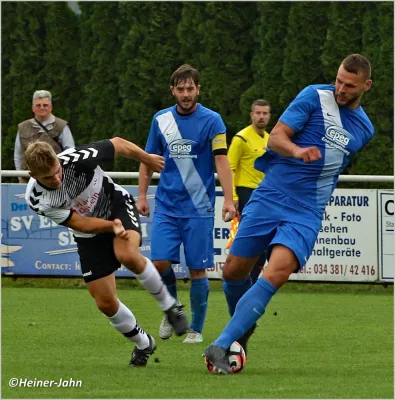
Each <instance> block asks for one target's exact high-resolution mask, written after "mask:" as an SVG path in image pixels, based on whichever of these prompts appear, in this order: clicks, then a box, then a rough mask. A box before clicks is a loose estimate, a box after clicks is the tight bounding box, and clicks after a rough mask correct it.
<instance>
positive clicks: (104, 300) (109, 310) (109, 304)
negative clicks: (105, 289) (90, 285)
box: [95, 295, 118, 317]
mask: <svg viewBox="0 0 395 400" xmlns="http://www.w3.org/2000/svg"><path fill="white" fill-rule="evenodd" d="M95 301H96V306H97V308H98V309H99V310H100V311H101V312H102V313H103V314H105V315H107V316H110V317H111V316H113V315H115V314H116V312H117V311H118V300H117V298H116V297H110V296H100V295H99V296H96V297H95Z"/></svg>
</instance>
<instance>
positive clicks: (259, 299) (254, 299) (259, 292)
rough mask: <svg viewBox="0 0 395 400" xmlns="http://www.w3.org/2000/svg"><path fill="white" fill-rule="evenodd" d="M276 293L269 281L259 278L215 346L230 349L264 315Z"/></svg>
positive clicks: (243, 298)
mask: <svg viewBox="0 0 395 400" xmlns="http://www.w3.org/2000/svg"><path fill="white" fill-rule="evenodd" d="M227 283H229V282H227ZM276 292H277V289H276V288H275V287H274V286H273V285H272V284H271V283H270V282H269V281H267V280H266V279H265V278H259V279H258V280H257V282H256V284H255V285H254V286H252V287H251V289H250V290H248V292H247V293H246V294H245V295H244V296H243V297H242V298H241V299H240V300H239V302H238V303H237V306H236V310H235V313H234V315H233V317H232V319H231V320H230V322H229V323H228V325H227V326H226V328H225V329H224V330H223V331H222V333H221V335H220V336H219V337H218V339H217V340H216V341H215V342H214V345H216V346H220V347H223V348H224V349H228V348H229V346H230V345H231V344H232V343H233V342H234V341H235V340H237V339H238V338H239V337H241V336H242V335H244V333H245V332H247V330H248V329H249V328H251V326H252V325H253V324H254V323H255V322H256V321H258V319H259V318H260V317H261V316H262V315H263V314H264V312H265V309H266V306H267V305H268V304H269V301H270V300H271V298H272V296H273V295H274V294H275V293H276Z"/></svg>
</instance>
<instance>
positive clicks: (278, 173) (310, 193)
mask: <svg viewBox="0 0 395 400" xmlns="http://www.w3.org/2000/svg"><path fill="white" fill-rule="evenodd" d="M370 74H371V67H370V63H369V61H368V60H367V59H366V58H365V57H363V56H361V55H359V54H352V55H350V56H348V57H347V58H345V59H344V60H343V61H342V62H341V65H340V67H339V70H338V72H337V76H336V83H335V85H312V86H308V87H306V88H305V89H303V90H302V91H301V92H300V93H299V94H298V96H297V97H296V98H295V100H294V101H293V102H292V103H291V104H290V105H289V107H288V108H287V109H286V110H285V112H284V113H283V114H282V116H281V117H280V120H279V121H278V123H277V125H276V126H275V127H274V128H273V130H272V131H271V134H270V138H269V142H268V151H267V152H266V153H265V154H264V155H263V156H262V157H260V158H258V159H257V160H256V162H255V167H256V168H257V169H259V170H261V171H262V172H264V173H265V174H266V177H265V179H264V180H263V181H262V182H261V184H260V185H259V186H258V188H257V189H256V190H255V191H254V193H253V194H252V196H251V199H250V201H249V203H248V204H247V206H246V207H245V209H244V212H243V218H242V220H241V222H240V226H239V230H238V232H237V234H236V237H235V241H234V242H233V245H232V247H231V250H230V254H229V256H228V258H227V260H226V263H225V266H224V280H225V282H228V285H227V290H228V292H227V293H226V299H227V301H228V305H229V307H235V313H234V314H233V317H232V319H231V320H230V322H229V324H228V325H227V326H226V328H225V329H224V330H223V332H222V333H221V335H220V336H219V337H218V338H217V339H216V340H215V341H214V343H213V344H212V345H211V346H209V347H208V348H207V349H206V351H205V356H206V357H207V358H208V359H209V361H210V362H211V363H212V364H214V366H215V367H216V369H217V371H218V372H219V373H223V374H230V373H231V372H232V371H231V368H230V366H229V363H228V360H227V357H226V351H227V349H228V348H229V346H230V345H231V344H232V343H233V341H235V340H237V341H238V342H239V343H240V344H242V346H243V347H244V349H245V350H246V345H247V341H248V339H249V337H250V336H251V334H252V332H253V331H254V327H255V325H256V322H257V320H258V319H259V318H260V317H261V316H262V315H263V314H264V312H265V309H266V306H267V305H268V303H269V302H270V300H271V298H272V296H273V295H274V294H275V293H276V292H277V290H278V289H279V288H280V287H281V286H282V285H284V284H285V283H286V282H287V281H288V278H289V276H290V275H291V274H292V273H293V272H297V271H298V270H299V269H301V268H303V267H304V265H305V264H306V262H307V260H308V258H309V257H310V255H311V253H312V251H313V247H314V244H315V241H316V239H317V236H318V233H319V231H320V229H321V224H322V217H323V214H324V211H325V206H326V204H327V202H328V200H329V199H330V196H331V195H332V193H333V191H334V189H335V186H336V183H337V180H338V178H339V175H340V173H341V171H342V170H343V168H344V167H345V166H346V165H347V164H348V162H349V161H350V158H351V156H352V155H353V154H355V153H356V152H358V151H359V150H361V149H362V148H363V147H364V146H365V145H366V144H367V143H368V142H369V141H370V139H371V138H372V137H373V135H374V128H373V125H372V123H371V122H370V120H369V118H368V116H367V115H366V113H365V111H364V110H363V108H362V107H361V105H360V102H361V98H362V96H363V94H364V93H365V92H366V91H367V90H369V89H370V87H371V86H372V81H371V79H370ZM265 249H267V251H268V259H269V263H268V265H267V267H266V269H265V270H264V272H263V276H261V277H260V278H259V279H258V280H257V282H256V283H255V285H253V286H251V287H250V286H249V283H248V279H247V278H248V274H249V272H250V271H251V268H252V267H253V265H254V263H255V262H256V260H257V258H258V257H259V255H260V254H261V253H262V251H263V250H265Z"/></svg>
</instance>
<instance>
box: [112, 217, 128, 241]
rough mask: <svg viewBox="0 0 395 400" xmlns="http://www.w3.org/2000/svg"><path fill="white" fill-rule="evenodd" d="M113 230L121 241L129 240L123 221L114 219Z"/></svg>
mask: <svg viewBox="0 0 395 400" xmlns="http://www.w3.org/2000/svg"><path fill="white" fill-rule="evenodd" d="M112 229H113V232H114V234H115V236H116V237H119V238H121V239H126V238H127V236H128V234H127V232H126V230H125V228H124V227H123V225H122V222H121V220H119V219H114V221H113V226H112Z"/></svg>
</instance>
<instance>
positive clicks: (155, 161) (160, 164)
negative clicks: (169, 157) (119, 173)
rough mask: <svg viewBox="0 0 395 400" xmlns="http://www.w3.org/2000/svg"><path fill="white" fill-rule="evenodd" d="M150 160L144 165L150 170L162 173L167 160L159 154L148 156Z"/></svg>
mask: <svg viewBox="0 0 395 400" xmlns="http://www.w3.org/2000/svg"><path fill="white" fill-rule="evenodd" d="M148 156H149V160H148V161H147V162H146V163H144V164H145V165H146V166H147V167H148V168H149V169H151V170H152V171H154V172H160V171H162V169H163V168H164V166H165V159H164V158H163V157H162V156H158V155H157V154H148Z"/></svg>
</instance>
